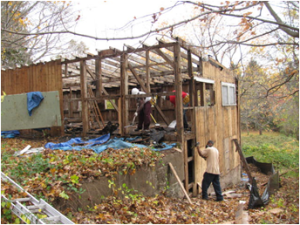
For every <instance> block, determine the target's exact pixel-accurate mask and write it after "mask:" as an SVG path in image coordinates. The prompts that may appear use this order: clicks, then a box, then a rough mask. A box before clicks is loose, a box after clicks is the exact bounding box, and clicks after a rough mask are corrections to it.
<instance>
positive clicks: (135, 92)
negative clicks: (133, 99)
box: [131, 88, 140, 95]
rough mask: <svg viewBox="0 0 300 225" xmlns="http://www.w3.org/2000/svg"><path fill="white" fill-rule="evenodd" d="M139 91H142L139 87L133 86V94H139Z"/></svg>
mask: <svg viewBox="0 0 300 225" xmlns="http://www.w3.org/2000/svg"><path fill="white" fill-rule="evenodd" d="M139 92H140V91H139V89H137V88H133V89H132V90H131V94H133V95H137V94H138V93H139Z"/></svg>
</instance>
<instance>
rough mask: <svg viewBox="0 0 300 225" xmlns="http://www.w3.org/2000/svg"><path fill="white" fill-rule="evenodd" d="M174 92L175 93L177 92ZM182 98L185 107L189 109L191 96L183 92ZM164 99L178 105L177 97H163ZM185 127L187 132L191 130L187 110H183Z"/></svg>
mask: <svg viewBox="0 0 300 225" xmlns="http://www.w3.org/2000/svg"><path fill="white" fill-rule="evenodd" d="M173 92H175V90H174V91H173ZM181 96H182V104H183V107H187V106H188V103H189V101H190V96H189V94H188V93H186V92H184V91H183V92H182V95H181ZM162 98H163V99H164V100H169V101H170V102H171V103H172V104H173V105H174V106H175V104H176V96H175V95H171V96H162ZM183 126H184V129H185V130H187V129H188V128H189V124H188V122H187V118H186V110H183Z"/></svg>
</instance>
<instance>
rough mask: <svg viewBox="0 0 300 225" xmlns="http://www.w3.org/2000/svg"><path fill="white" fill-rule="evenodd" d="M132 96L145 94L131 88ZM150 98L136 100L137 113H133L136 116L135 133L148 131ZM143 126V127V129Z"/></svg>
mask: <svg viewBox="0 0 300 225" xmlns="http://www.w3.org/2000/svg"><path fill="white" fill-rule="evenodd" d="M131 94H132V95H143V94H146V93H145V92H143V91H139V89H137V88H133V89H132V90H131ZM150 101H151V97H146V98H144V97H138V98H137V106H138V109H137V112H135V114H134V115H135V116H138V126H137V128H136V129H135V131H139V130H142V129H143V128H144V131H149V126H150V122H151V121H150V114H151V103H150ZM143 126H144V127H143Z"/></svg>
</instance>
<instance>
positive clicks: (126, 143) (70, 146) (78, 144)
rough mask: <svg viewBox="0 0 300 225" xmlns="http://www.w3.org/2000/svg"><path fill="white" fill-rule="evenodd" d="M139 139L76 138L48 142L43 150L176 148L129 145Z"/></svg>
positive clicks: (108, 135) (158, 149)
mask: <svg viewBox="0 0 300 225" xmlns="http://www.w3.org/2000/svg"><path fill="white" fill-rule="evenodd" d="M139 138H140V137H139V136H136V137H134V138H118V137H115V138H113V139H110V134H105V135H103V136H101V137H98V138H95V139H90V140H87V141H83V140H82V139H81V138H80V137H77V138H72V139H70V140H69V141H67V142H62V143H52V142H48V143H47V144H45V148H49V149H52V150H58V149H60V150H77V151H80V150H82V149H92V150H93V151H95V152H96V153H98V154H99V153H101V152H103V151H104V150H106V149H108V148H113V149H124V148H133V147H138V148H151V149H152V150H153V151H162V150H167V149H171V148H173V147H175V146H176V143H172V144H166V143H161V144H160V146H162V148H155V147H149V146H147V145H142V144H134V143H130V142H131V141H134V140H136V139H139Z"/></svg>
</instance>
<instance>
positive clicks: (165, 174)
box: [53, 150, 184, 210]
mask: <svg viewBox="0 0 300 225" xmlns="http://www.w3.org/2000/svg"><path fill="white" fill-rule="evenodd" d="M162 153H163V154H165V156H164V157H163V158H162V159H161V160H160V161H158V162H157V163H156V166H155V167H150V166H148V165H144V166H141V167H139V168H136V172H135V173H134V174H132V175H130V173H127V174H126V175H124V174H119V173H117V174H116V175H115V177H114V178H107V177H101V178H100V179H96V180H90V181H88V180H86V181H84V182H83V184H82V186H81V188H82V189H84V190H85V192H84V193H82V194H74V195H73V196H70V198H69V199H68V200H64V199H57V200H56V201H55V202H54V203H53V204H54V205H55V208H57V209H58V210H64V209H66V208H73V209H74V210H77V209H78V208H81V209H82V210H87V209H88V207H93V206H94V205H95V204H100V203H101V201H102V199H103V198H105V197H106V196H110V195H114V194H117V195H118V196H121V195H122V191H124V192H125V194H126V190H130V189H132V190H134V192H130V193H131V194H137V193H140V194H142V195H144V196H155V195H156V194H159V193H161V192H164V191H165V193H166V196H169V197H177V198H182V197H183V196H184V194H183V191H182V190H181V188H180V185H179V183H178V182H177V180H176V178H175V176H174V174H173V172H172V171H171V169H170V167H169V165H168V164H169V163H172V165H173V167H174V169H175V170H176V172H177V175H178V177H179V178H180V180H181V181H182V180H183V179H184V162H183V156H182V153H180V152H178V151H176V150H166V151H163V152H162ZM110 184H111V185H110ZM123 184H126V187H127V188H124V187H123ZM109 186H111V187H109ZM120 188H121V190H118V189H120ZM114 190H115V192H114ZM116 191H117V192H116ZM127 194H129V193H127Z"/></svg>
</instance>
